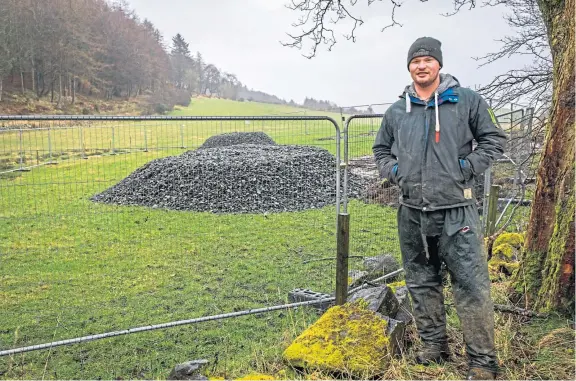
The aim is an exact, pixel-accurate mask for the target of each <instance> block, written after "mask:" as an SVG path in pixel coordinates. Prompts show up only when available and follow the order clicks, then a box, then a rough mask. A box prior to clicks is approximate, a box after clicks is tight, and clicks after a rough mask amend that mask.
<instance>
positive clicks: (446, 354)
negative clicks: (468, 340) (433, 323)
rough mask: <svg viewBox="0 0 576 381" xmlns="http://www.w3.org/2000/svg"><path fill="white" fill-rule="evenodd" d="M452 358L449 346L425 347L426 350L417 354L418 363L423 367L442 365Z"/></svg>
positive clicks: (423, 349)
mask: <svg viewBox="0 0 576 381" xmlns="http://www.w3.org/2000/svg"><path fill="white" fill-rule="evenodd" d="M449 358H450V350H449V349H448V344H442V345H440V346H436V345H429V344H428V345H426V344H425V345H424V348H422V350H421V351H420V352H418V353H417V354H416V363H418V364H421V365H431V364H442V363H443V362H445V361H447V360H448V359H449Z"/></svg>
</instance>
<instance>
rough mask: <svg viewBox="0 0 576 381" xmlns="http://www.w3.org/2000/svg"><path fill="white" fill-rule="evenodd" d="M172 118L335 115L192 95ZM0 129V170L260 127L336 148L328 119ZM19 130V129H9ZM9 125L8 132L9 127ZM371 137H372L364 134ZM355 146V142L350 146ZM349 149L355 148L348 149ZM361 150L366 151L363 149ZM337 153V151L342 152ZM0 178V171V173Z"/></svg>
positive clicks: (280, 136) (170, 149) (178, 144)
mask: <svg viewBox="0 0 576 381" xmlns="http://www.w3.org/2000/svg"><path fill="white" fill-rule="evenodd" d="M171 115H174V116H183V115H191V116H230V115H238V116H264V115H268V116H284V117H286V116H288V117H289V116H296V117H302V116H312V115H314V116H329V117H331V118H333V119H334V120H335V121H337V122H339V121H340V115H339V114H334V113H322V112H316V111H311V110H304V109H298V108H294V107H288V106H283V105H270V104H263V103H253V102H237V101H230V100H224V99H210V98H194V99H193V100H192V103H191V105H190V106H189V107H187V108H178V109H177V110H175V111H174V112H173V113H172V114H171ZM4 126H5V127H7V128H8V130H4V131H2V130H0V172H3V171H6V170H12V169H15V168H19V167H20V166H24V167H27V166H31V165H38V164H43V163H46V162H49V161H54V160H68V159H69V158H71V157H87V156H94V155H103V154H111V153H126V152H135V151H155V152H157V154H159V155H172V154H176V153H178V152H182V150H186V149H193V148H196V147H199V146H200V145H202V143H203V142H204V141H205V140H206V139H207V138H208V137H210V136H212V135H215V134H219V133H226V132H235V131H263V132H265V133H267V134H268V135H270V136H271V137H272V138H273V139H274V140H275V141H276V142H277V143H279V144H306V145H314V146H319V147H323V148H326V149H328V150H329V151H330V152H332V153H335V152H336V145H335V138H336V131H335V128H334V125H333V124H332V123H331V122H329V121H318V120H307V121H306V120H298V121H274V120H270V121H196V122H191V121H146V122H138V121H136V122H129V121H118V122H103V121H93V122H88V121H83V122H78V121H71V122H65V121H60V122H58V121H54V122H43V121H35V122H21V121H19V122H5V123H4ZM354 126H355V128H354V129H353V130H354V134H363V133H366V132H369V131H373V130H374V128H377V126H375V122H374V121H372V122H371V124H370V125H369V124H368V123H367V122H366V121H364V120H362V121H358V122H356V123H355V124H354ZM14 128H23V130H22V131H18V130H13V129H14ZM11 129H12V130H11ZM370 139H372V140H373V137H370ZM354 147H356V146H354ZM353 149H357V147H356V148H353ZM362 150H363V152H362V153H361V152H356V154H368V153H370V150H369V149H367V148H365V147H363V148H362ZM342 152H343V150H342ZM0 176H1V174H0Z"/></svg>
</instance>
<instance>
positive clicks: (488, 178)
mask: <svg viewBox="0 0 576 381" xmlns="http://www.w3.org/2000/svg"><path fill="white" fill-rule="evenodd" d="M491 185H492V166H489V167H488V169H486V171H484V196H483V198H482V221H483V222H484V231H487V229H488V196H489V195H490V186H491Z"/></svg>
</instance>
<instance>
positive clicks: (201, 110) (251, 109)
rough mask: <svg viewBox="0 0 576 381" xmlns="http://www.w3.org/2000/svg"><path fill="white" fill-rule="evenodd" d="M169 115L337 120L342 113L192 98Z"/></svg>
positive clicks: (268, 104) (228, 100)
mask: <svg viewBox="0 0 576 381" xmlns="http://www.w3.org/2000/svg"><path fill="white" fill-rule="evenodd" d="M169 115H175V116H182V115H197V116H209V115H227V116H232V115H240V116H249V115H252V116H262V115H270V116H274V115H275V116H306V115H308V116H310V115H325V116H329V117H331V118H333V119H334V120H336V121H339V120H340V114H338V113H334V112H326V111H317V110H309V109H305V108H300V107H292V106H288V105H279V104H270V103H258V102H248V101H244V102H240V101H233V100H230V99H219V98H205V97H199V98H192V102H191V103H190V105H189V106H188V107H182V106H176V107H175V108H174V111H172V112H170V113H169Z"/></svg>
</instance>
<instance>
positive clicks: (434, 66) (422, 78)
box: [408, 56, 440, 87]
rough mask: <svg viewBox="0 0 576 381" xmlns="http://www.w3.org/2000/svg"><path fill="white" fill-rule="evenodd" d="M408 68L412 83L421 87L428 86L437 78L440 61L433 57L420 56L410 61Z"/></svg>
mask: <svg viewBox="0 0 576 381" xmlns="http://www.w3.org/2000/svg"><path fill="white" fill-rule="evenodd" d="M408 68H409V70H410V76H411V77H412V80H413V81H414V83H416V84H417V85H419V86H421V87H428V86H430V85H432V84H433V83H434V81H435V80H436V78H438V73H439V72H440V63H439V62H438V61H436V59H435V58H433V57H430V56H422V57H416V58H414V59H413V60H412V61H410V65H409V66H408Z"/></svg>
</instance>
